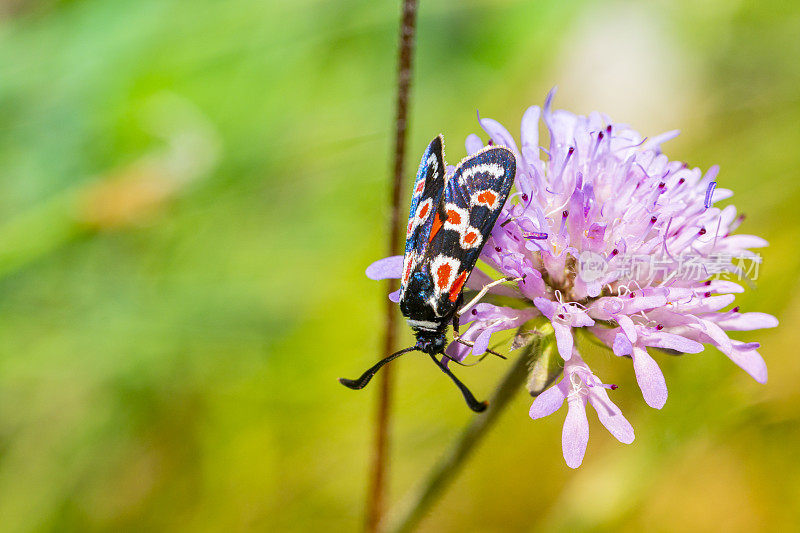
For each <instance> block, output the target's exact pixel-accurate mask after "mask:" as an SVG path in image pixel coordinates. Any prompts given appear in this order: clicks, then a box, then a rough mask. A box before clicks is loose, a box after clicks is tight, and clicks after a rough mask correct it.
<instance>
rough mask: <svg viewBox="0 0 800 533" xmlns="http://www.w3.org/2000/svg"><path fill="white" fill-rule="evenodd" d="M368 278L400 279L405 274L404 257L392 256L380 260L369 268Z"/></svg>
mask: <svg viewBox="0 0 800 533" xmlns="http://www.w3.org/2000/svg"><path fill="white" fill-rule="evenodd" d="M366 273H367V277H368V278H369V279H374V280H380V279H390V278H394V279H400V275H401V274H402V273H403V256H402V255H392V256H389V257H384V258H383V259H378V260H377V261H375V262H374V263H372V264H371V265H370V266H368V267H367V272H366Z"/></svg>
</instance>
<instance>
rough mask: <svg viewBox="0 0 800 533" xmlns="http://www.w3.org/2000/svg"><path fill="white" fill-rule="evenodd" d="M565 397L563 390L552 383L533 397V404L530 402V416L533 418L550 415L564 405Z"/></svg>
mask: <svg viewBox="0 0 800 533" xmlns="http://www.w3.org/2000/svg"><path fill="white" fill-rule="evenodd" d="M565 398H566V395H565V394H564V391H563V390H561V388H560V387H559V386H558V385H553V386H552V387H550V388H549V389H547V390H546V391H544V392H543V393H541V394H540V395H539V396H537V397H536V398H534V400H533V404H531V411H530V415H531V418H533V419H534V420H535V419H537V418H544V417H545V416H549V415H552V414H553V413H555V412H556V411H558V410H559V409H560V408H561V406H562V405H564V399H565Z"/></svg>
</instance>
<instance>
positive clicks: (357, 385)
mask: <svg viewBox="0 0 800 533" xmlns="http://www.w3.org/2000/svg"><path fill="white" fill-rule="evenodd" d="M416 349H417V347H416V346H411V347H409V348H403V349H402V350H400V351H398V352H394V353H393V354H392V355H389V356H387V357H384V358H383V359H381V360H380V361H378V362H377V363H375V365H373V366H371V367H370V368H368V369H367V370H366V371H365V372H364V373H363V374H361V377H360V378H358V379H347V378H339V383H341V384H342V385H344V386H345V387H347V388H348V389H353V390H358V389H363V388H364V387H366V386H367V383H369V382H370V380H371V379H372V378H373V377H374V376H375V374H377V373H378V370H380V369H381V367H382V366H383V365H385V364H387V363H391V362H392V361H394V360H395V359H397V358H398V357H400V356H401V355H403V354H404V353H408V352H413V351H414V350H416Z"/></svg>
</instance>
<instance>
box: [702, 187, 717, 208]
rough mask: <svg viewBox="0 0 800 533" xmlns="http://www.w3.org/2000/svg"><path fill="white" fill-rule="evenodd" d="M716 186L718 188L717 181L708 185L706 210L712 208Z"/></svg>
mask: <svg viewBox="0 0 800 533" xmlns="http://www.w3.org/2000/svg"><path fill="white" fill-rule="evenodd" d="M716 186H717V182H716V181H712V182H711V183H709V184H708V189H706V201H705V206H706V209H708V208H709V207H711V195H713V194H714V189H715V188H716Z"/></svg>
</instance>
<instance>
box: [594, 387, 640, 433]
mask: <svg viewBox="0 0 800 533" xmlns="http://www.w3.org/2000/svg"><path fill="white" fill-rule="evenodd" d="M589 403H591V404H592V407H594V410H595V411H597V418H599V419H600V423H601V424H603V426H605V428H606V429H607V430H608V432H609V433H611V434H612V435H614V437H616V439H617V440H618V441H620V442H622V443H623V444H630V443H631V442H633V439H634V434H633V426H631V423H630V422H628V420H627V419H626V418H625V416H624V415H623V414H622V411H620V409H619V407H617V406H616V405H614V402H612V401H611V399H610V398H609V397H608V393H607V392H606V390H605V389H604V388H602V387H592V390H591V392H590V394H589Z"/></svg>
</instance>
